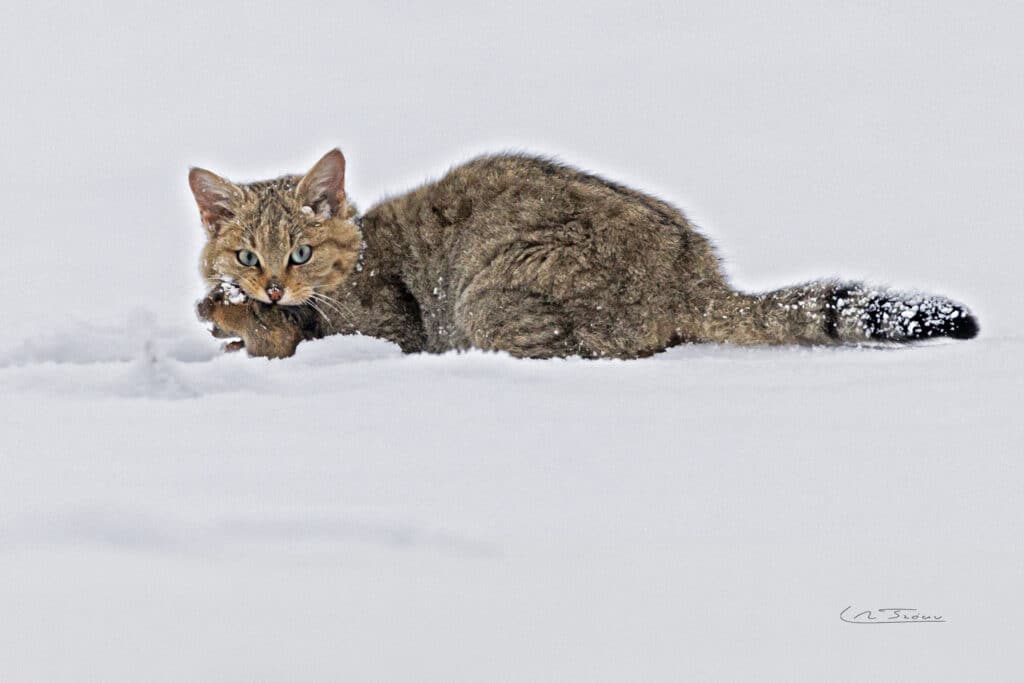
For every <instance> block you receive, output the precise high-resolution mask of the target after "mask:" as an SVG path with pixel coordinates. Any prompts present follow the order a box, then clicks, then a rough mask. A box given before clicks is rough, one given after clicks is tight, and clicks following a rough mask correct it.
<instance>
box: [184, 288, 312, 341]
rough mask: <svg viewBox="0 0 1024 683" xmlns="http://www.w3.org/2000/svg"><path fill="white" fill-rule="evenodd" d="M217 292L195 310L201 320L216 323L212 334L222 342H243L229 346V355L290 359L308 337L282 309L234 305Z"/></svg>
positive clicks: (251, 302)
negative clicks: (246, 353) (232, 353)
mask: <svg viewBox="0 0 1024 683" xmlns="http://www.w3.org/2000/svg"><path fill="white" fill-rule="evenodd" d="M217 294H218V291H217V290H215V291H214V292H211V293H210V294H208V295H207V296H206V297H205V298H204V299H203V300H201V301H200V302H199V303H198V304H197V306H196V312H197V313H198V314H199V319H200V320H203V321H205V322H210V323H213V328H212V329H211V330H210V333H211V334H212V335H213V336H214V337H217V338H219V339H234V338H237V339H240V341H233V342H228V343H227V344H226V345H225V350H226V351H237V350H240V349H242V348H244V349H245V350H246V351H247V352H248V353H249V355H250V356H261V357H265V358H287V357H289V356H292V355H294V354H295V349H296V347H297V346H298V345H299V342H300V341H302V340H303V339H304V338H307V335H306V334H305V333H304V331H303V329H302V327H301V326H300V325H297V324H296V320H295V319H294V317H291V316H289V315H288V312H287V311H286V310H285V309H284V308H283V307H280V306H267V305H265V304H261V303H259V302H257V301H251V300H250V301H247V302H245V303H238V304H232V303H229V302H227V301H225V300H224V299H223V297H220V296H218V295H217Z"/></svg>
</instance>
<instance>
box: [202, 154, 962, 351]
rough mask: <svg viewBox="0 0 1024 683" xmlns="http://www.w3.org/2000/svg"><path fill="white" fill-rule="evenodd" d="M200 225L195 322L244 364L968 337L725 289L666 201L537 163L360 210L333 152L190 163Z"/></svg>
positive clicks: (477, 167)
mask: <svg viewBox="0 0 1024 683" xmlns="http://www.w3.org/2000/svg"><path fill="white" fill-rule="evenodd" d="M189 184H190V186H191V188H192V192H193V194H194V195H195V199H196V202H197V203H198V205H199V210H200V214H201V217H202V221H203V223H204V225H205V226H206V230H207V235H208V241H207V243H206V246H205V248H204V249H203V254H202V265H201V270H202V273H203V276H204V277H205V278H206V280H207V282H208V283H209V284H210V285H211V287H212V289H211V291H210V292H209V294H208V295H207V297H206V298H205V299H203V300H202V301H200V302H199V306H198V310H199V315H200V318H202V319H203V320H206V321H209V322H212V323H213V329H212V332H213V334H214V335H215V336H218V337H234V338H237V339H238V340H239V341H236V342H233V343H231V344H229V345H228V348H231V349H237V348H241V347H243V346H244V348H245V349H246V350H247V351H248V353H249V354H251V355H254V356H268V357H278V358H279V357H286V356H291V355H292V354H293V353H294V352H295V348H296V346H297V345H298V344H299V342H301V341H303V340H308V339H317V338H320V337H324V336H327V335H332V334H353V333H361V334H364V335H370V336H374V337H380V338H383V339H387V340H390V341H392V342H394V343H395V344H397V345H398V346H399V347H401V349H402V350H403V351H405V352H407V353H415V352H422V351H425V352H431V353H442V352H445V351H449V350H453V349H470V348H478V349H490V350H498V351H506V352H508V353H509V354H511V355H513V356H518V357H524V358H550V357H559V356H581V357H584V358H639V357H643V356H648V355H650V354H653V353H657V352H659V351H662V350H664V349H667V348H669V347H671V346H674V345H676V344H680V343H684V342H718V343H730V344H823V345H835V344H849V343H853V344H856V343H859V342H867V341H881V342H895V343H903V342H913V341H916V340H921V339H927V338H931V337H952V338H954V339H970V338H972V337H974V336H975V335H976V334H977V332H978V324H977V322H976V321H975V318H974V317H973V316H972V315H971V313H970V312H969V311H968V310H967V308H966V307H964V306H963V305H961V304H959V303H956V302H953V301H951V300H949V299H946V298H943V297H939V296H931V295H922V294H915V293H905V292H900V291H892V290H889V289H885V288H878V287H872V286H869V285H865V284H861V283H858V282H845V281H839V280H821V281H817V282H809V283H806V284H801V285H796V286H792V287H785V288H783V289H779V290H776V291H772V292H767V293H763V294H749V293H744V292H740V291H737V290H735V289H733V288H732V287H731V286H730V285H729V283H728V281H727V279H726V277H725V275H724V274H723V273H722V268H721V266H720V264H719V261H718V259H717V258H716V256H715V253H714V251H713V248H712V246H711V244H710V243H709V242H708V240H707V239H705V238H704V237H703V236H702V235H701V234H700V233H699V232H697V230H695V229H694V227H693V225H691V224H690V222H689V221H688V220H687V219H686V217H685V216H684V215H683V214H682V213H681V212H680V211H679V210H678V209H676V208H675V207H673V206H671V205H669V204H667V203H665V202H663V201H661V200H659V199H657V198H655V197H652V196H650V195H647V194H644V193H642V192H638V191H636V190H632V189H629V188H627V187H624V186H622V185H619V184H617V183H614V182H610V181H608V180H605V179H603V178H600V177H598V176H596V175H592V174H589V173H584V172H582V171H579V170H576V169H574V168H571V167H569V166H566V165H563V164H560V163H555V162H553V161H550V160H547V159H543V158H537V157H532V156H526V155H518V154H501V155H495V156H487V157H482V158H478V159H475V160H473V161H470V162H468V163H466V164H464V165H461V166H458V167H456V168H454V169H452V170H451V171H449V172H448V173H447V175H445V176H444V177H443V178H441V179H440V180H437V181H435V182H429V183H427V184H425V185H422V186H421V187H419V188H417V189H415V190H413V191H411V192H408V193H407V194H403V195H401V196H398V197H393V198H390V199H387V200H385V201H382V202H381V203H379V204H377V205H376V206H374V207H373V208H372V209H370V210H369V211H367V212H366V213H365V214H363V215H362V216H360V215H359V213H358V212H357V210H356V208H355V206H354V204H352V203H351V202H350V201H349V200H348V197H347V195H346V193H345V158H344V156H342V153H341V152H340V151H339V150H337V149H335V150H332V151H331V152H328V153H327V154H326V155H325V156H324V157H323V158H321V159H320V161H318V162H317V164H316V165H315V166H313V168H312V169H311V170H310V171H309V172H308V173H307V174H305V175H304V176H293V175H288V176H283V177H281V178H278V179H276V180H267V181H261V182H254V183H247V184H236V183H232V182H229V181H227V180H225V179H223V178H221V177H219V176H217V175H215V174H213V173H211V172H209V171H206V170H203V169H198V168H194V169H192V171H191V172H190V174H189Z"/></svg>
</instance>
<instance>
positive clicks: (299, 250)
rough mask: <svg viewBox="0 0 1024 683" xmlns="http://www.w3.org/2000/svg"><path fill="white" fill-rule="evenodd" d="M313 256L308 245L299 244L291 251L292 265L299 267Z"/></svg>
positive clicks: (311, 249) (311, 248)
mask: <svg viewBox="0 0 1024 683" xmlns="http://www.w3.org/2000/svg"><path fill="white" fill-rule="evenodd" d="M312 255H313V247H311V246H309V245H308V244H300V245H299V246H297V247H295V248H294V249H292V257H291V258H292V263H294V264H295V265H297V266H301V265H302V264H303V263H305V262H306V261H308V260H309V258H310V257H311V256H312Z"/></svg>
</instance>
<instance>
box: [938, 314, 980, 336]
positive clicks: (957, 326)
mask: <svg viewBox="0 0 1024 683" xmlns="http://www.w3.org/2000/svg"><path fill="white" fill-rule="evenodd" d="M946 325H947V328H946V336H947V337H950V338H951V339H974V338H975V337H977V336H978V330H979V329H980V328H979V327H978V321H977V319H975V317H974V316H973V315H971V314H970V313H962V314H961V315H960V316H959V317H957V318H951V319H950V320H948V321H947V322H946Z"/></svg>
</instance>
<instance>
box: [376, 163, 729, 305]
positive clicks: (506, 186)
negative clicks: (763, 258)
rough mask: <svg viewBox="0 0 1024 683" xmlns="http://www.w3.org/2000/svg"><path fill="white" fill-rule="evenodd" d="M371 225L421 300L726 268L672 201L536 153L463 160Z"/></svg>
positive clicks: (596, 285)
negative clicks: (468, 291) (471, 288)
mask: <svg viewBox="0 0 1024 683" xmlns="http://www.w3.org/2000/svg"><path fill="white" fill-rule="evenodd" d="M364 224H365V226H366V231H365V232H366V239H367V243H368V245H369V250H370V251H377V252H378V253H381V252H382V251H388V250H391V251H394V250H399V249H401V250H402V253H401V254H400V255H396V257H395V259H394V265H395V266H396V270H399V271H401V272H402V274H403V279H405V280H406V281H407V282H408V283H409V286H410V289H411V290H412V292H413V294H414V295H415V296H416V298H417V299H422V298H423V297H427V296H432V295H433V293H434V291H435V290H439V291H441V292H442V293H443V292H444V289H445V288H452V289H451V291H449V294H450V295H452V297H457V296H458V295H459V294H460V293H461V290H462V289H463V288H464V287H465V286H468V284H469V283H470V282H472V283H474V285H475V286H480V285H481V283H483V282H487V283H490V285H491V286H495V287H496V286H508V287H517V288H520V289H523V290H527V291H533V292H537V293H539V294H541V295H543V296H547V297H552V298H555V299H563V300H564V299H567V298H569V297H572V296H583V295H585V292H588V291H589V292H593V291H609V290H611V289H613V288H614V289H616V290H618V291H628V290H636V291H637V292H639V291H640V290H641V289H647V288H648V286H649V283H652V282H659V283H664V282H673V283H674V282H676V281H677V280H678V278H676V277H675V276H674V275H673V273H678V272H680V271H681V270H684V271H688V272H693V273H702V272H705V271H706V272H707V276H708V277H713V276H714V275H715V274H716V273H717V261H716V259H715V258H714V255H713V252H712V250H711V247H710V245H709V244H708V243H707V242H706V240H704V238H703V237H701V236H700V235H699V234H698V233H697V232H696V231H695V230H693V228H692V227H691V226H690V224H689V223H688V222H687V220H686V218H685V216H684V215H683V214H682V213H681V212H680V211H679V210H678V209H676V208H675V207H673V206H672V205H670V204H668V203H666V202H663V201H661V200H659V199H657V198H655V197H652V196H650V195H647V194H645V193H643V192H640V191H638V190H634V189H632V188H629V187H626V186H624V185H621V184H619V183H616V182H613V181H609V180H606V179H605V178H602V177H600V176H598V175H595V174H592V173H587V172H584V171H580V170H578V169H575V168H573V167H571V166H568V165H566V164H562V163H559V162H557V161H554V160H552V159H548V158H544V157H539V156H531V155H526V154H497V155H491V156H484V157H478V158H476V159H473V160H471V161H468V162H466V163H464V164H461V165H459V166H456V167H454V168H452V169H451V170H450V171H448V173H446V174H445V175H444V176H443V177H441V178H440V179H438V180H435V181H431V182H428V183H426V184H424V185H422V186H420V187H418V188H416V189H415V190H413V191H411V192H408V193H406V194H404V195H401V196H398V197H393V198H391V199H388V200H386V201H384V202H382V203H380V204H378V205H377V206H375V207H374V208H372V209H371V210H370V211H368V212H367V214H366V216H365V217H364ZM371 242H376V243H377V244H376V245H375V244H373V243H371ZM438 283H441V285H440V289H439V285H438ZM673 286H675V285H673ZM636 296H640V295H639V294H637V295H636ZM634 300H635V298H634Z"/></svg>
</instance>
